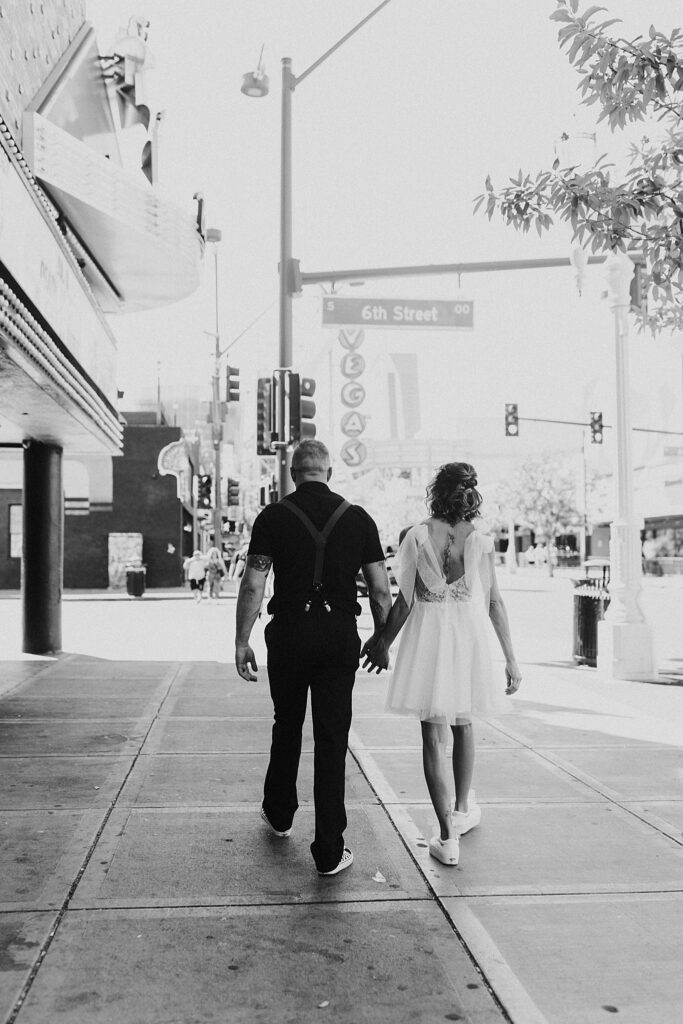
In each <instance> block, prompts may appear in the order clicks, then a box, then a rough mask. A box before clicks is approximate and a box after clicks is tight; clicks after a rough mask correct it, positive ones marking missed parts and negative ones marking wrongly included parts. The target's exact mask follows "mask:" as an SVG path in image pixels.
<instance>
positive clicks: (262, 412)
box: [256, 377, 273, 455]
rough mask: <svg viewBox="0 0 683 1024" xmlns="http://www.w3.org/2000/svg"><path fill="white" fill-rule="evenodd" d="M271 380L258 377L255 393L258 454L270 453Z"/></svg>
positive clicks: (271, 452) (271, 421)
mask: <svg viewBox="0 0 683 1024" xmlns="http://www.w3.org/2000/svg"><path fill="white" fill-rule="evenodd" d="M272 390H273V382H272V381H271V379H270V377H259V379H258V388H257V395H256V452H257V454H258V455H272V454H273V451H272V448H271V447H270V442H271V433H272V430H273V412H272V403H271V394H272Z"/></svg>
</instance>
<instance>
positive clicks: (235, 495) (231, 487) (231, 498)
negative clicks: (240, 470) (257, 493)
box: [228, 477, 240, 508]
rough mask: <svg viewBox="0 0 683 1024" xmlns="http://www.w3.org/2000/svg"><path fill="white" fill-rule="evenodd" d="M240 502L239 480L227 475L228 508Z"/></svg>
mask: <svg viewBox="0 0 683 1024" xmlns="http://www.w3.org/2000/svg"><path fill="white" fill-rule="evenodd" d="M239 503H240V482H239V480H233V479H232V477H228V508H229V507H230V506H231V505H239Z"/></svg>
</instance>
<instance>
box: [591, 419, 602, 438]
mask: <svg viewBox="0 0 683 1024" xmlns="http://www.w3.org/2000/svg"><path fill="white" fill-rule="evenodd" d="M591 444H602V413H601V412H592V413H591Z"/></svg>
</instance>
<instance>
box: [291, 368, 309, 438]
mask: <svg viewBox="0 0 683 1024" xmlns="http://www.w3.org/2000/svg"><path fill="white" fill-rule="evenodd" d="M314 394H315V381H314V380H313V378H312V377H300V376H299V374H298V373H290V375H289V440H290V443H292V444H296V443H297V442H298V441H311V440H313V438H314V437H315V423H314V422H313V417H314V416H315V402H314V401H313V395H314Z"/></svg>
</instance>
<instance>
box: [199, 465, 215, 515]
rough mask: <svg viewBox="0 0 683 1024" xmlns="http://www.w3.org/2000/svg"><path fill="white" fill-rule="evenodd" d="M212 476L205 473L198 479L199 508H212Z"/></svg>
mask: <svg viewBox="0 0 683 1024" xmlns="http://www.w3.org/2000/svg"><path fill="white" fill-rule="evenodd" d="M211 483H212V481H211V477H210V476H209V475H208V473H203V474H202V475H201V476H200V477H199V478H198V480H197V508H211Z"/></svg>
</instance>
